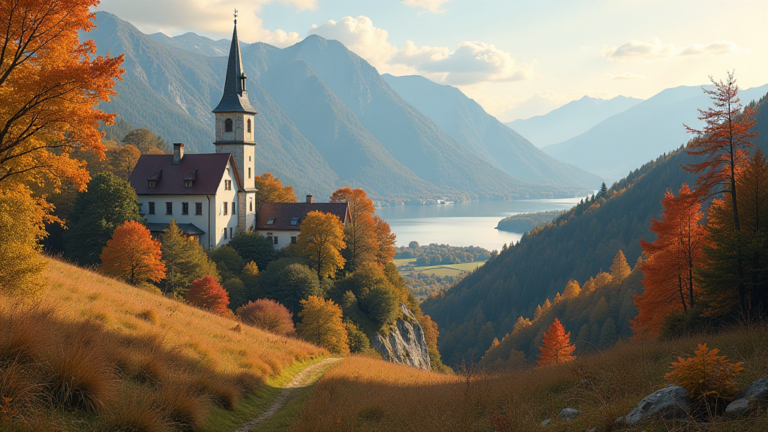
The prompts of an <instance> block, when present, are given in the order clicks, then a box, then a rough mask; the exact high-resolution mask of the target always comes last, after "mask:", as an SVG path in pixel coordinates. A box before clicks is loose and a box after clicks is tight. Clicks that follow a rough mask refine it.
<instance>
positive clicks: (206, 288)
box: [187, 276, 229, 315]
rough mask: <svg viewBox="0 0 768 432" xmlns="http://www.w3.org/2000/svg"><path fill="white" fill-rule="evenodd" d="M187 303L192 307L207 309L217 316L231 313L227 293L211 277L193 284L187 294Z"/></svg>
mask: <svg viewBox="0 0 768 432" xmlns="http://www.w3.org/2000/svg"><path fill="white" fill-rule="evenodd" d="M187 301H189V304H191V305H192V306H196V307H199V308H201V309H205V310H207V311H210V312H212V313H215V314H217V315H224V314H225V313H227V311H229V309H227V305H229V296H228V295H227V291H225V290H224V288H223V287H222V286H221V285H219V283H218V282H216V279H214V278H213V277H211V276H205V277H203V278H201V279H197V280H195V281H193V282H192V285H190V287H189V292H188V293H187Z"/></svg>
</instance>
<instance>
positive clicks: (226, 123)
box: [224, 118, 232, 132]
mask: <svg viewBox="0 0 768 432" xmlns="http://www.w3.org/2000/svg"><path fill="white" fill-rule="evenodd" d="M224 132H232V119H231V118H228V119H226V120H224Z"/></svg>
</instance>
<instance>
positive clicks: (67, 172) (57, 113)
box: [0, 0, 123, 190]
mask: <svg viewBox="0 0 768 432" xmlns="http://www.w3.org/2000/svg"><path fill="white" fill-rule="evenodd" d="M98 3H99V1H98V0H56V1H40V0H5V1H3V3H2V6H0V23H2V28H3V30H2V32H0V49H1V50H2V51H0V185H3V184H5V183H7V182H9V181H18V182H23V181H33V182H36V183H40V184H42V183H44V182H50V183H51V184H54V185H56V186H58V185H60V183H61V180H62V179H69V180H70V181H72V182H73V183H75V184H76V186H77V187H78V188H79V189H81V190H82V189H83V188H85V185H86V183H87V182H88V173H87V171H86V170H85V168H84V164H83V163H82V162H81V161H79V160H77V159H73V158H70V157H69V156H70V154H71V152H72V151H73V150H75V149H84V150H93V151H95V152H96V153H97V154H99V155H101V156H102V157H103V152H104V145H103V144H102V143H101V137H102V133H101V132H100V131H99V130H98V126H99V122H102V123H104V124H112V122H113V118H114V116H115V115H114V114H107V113H105V112H103V111H101V110H100V109H98V106H99V103H100V102H104V101H108V100H109V98H110V97H111V96H113V95H114V94H115V92H114V91H113V90H112V89H113V87H114V85H115V79H116V78H119V76H120V74H121V73H122V72H123V70H122V69H121V68H120V65H121V63H122V62H123V56H122V55H120V56H119V57H113V58H110V57H102V56H98V57H95V58H92V55H93V54H94V53H95V52H96V46H95V45H94V43H93V41H92V40H88V41H85V42H81V41H80V39H79V38H80V35H81V32H87V31H89V30H91V29H92V28H93V27H94V24H93V22H92V20H93V18H94V15H93V13H92V12H91V9H92V8H93V7H95V6H96V5H97V4H98Z"/></svg>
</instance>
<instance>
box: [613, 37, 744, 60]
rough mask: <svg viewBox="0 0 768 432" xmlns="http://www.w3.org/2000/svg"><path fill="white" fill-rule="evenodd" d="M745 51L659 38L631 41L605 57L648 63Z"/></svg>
mask: <svg viewBox="0 0 768 432" xmlns="http://www.w3.org/2000/svg"><path fill="white" fill-rule="evenodd" d="M743 51H744V49H743V48H741V47H740V46H739V45H737V44H736V43H735V42H730V41H714V42H711V43H709V44H706V45H702V44H698V43H697V44H693V45H689V46H681V47H678V46H675V45H673V44H667V43H663V42H661V41H660V40H659V38H653V39H650V40H647V41H639V40H635V39H632V40H629V41H627V42H625V43H623V44H621V45H619V46H618V47H613V48H605V49H603V51H602V55H603V57H605V58H606V59H608V60H612V61H648V60H656V59H662V58H671V57H710V56H722V55H728V54H738V53H740V52H743Z"/></svg>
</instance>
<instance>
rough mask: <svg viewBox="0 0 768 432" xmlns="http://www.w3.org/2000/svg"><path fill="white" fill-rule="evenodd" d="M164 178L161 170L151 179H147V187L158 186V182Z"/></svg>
mask: <svg viewBox="0 0 768 432" xmlns="http://www.w3.org/2000/svg"><path fill="white" fill-rule="evenodd" d="M162 177H163V170H160V171H158V172H156V173H154V174H152V175H151V176H150V177H149V178H147V186H149V187H151V188H153V187H155V186H157V182H159V181H160V179H161V178H162Z"/></svg>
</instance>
